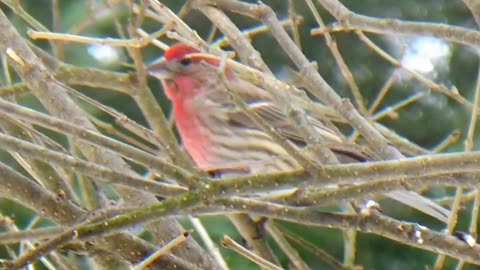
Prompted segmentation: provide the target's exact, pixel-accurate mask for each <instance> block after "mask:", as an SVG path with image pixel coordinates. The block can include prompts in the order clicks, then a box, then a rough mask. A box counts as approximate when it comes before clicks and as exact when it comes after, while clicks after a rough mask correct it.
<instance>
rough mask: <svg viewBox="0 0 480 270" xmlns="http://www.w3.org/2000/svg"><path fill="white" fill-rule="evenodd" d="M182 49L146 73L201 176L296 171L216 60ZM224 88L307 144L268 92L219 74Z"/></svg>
mask: <svg viewBox="0 0 480 270" xmlns="http://www.w3.org/2000/svg"><path fill="white" fill-rule="evenodd" d="M199 53H200V51H199V50H197V49H195V48H193V47H191V46H189V45H186V44H183V43H178V44H176V45H173V46H171V47H170V48H169V49H168V50H167V51H166V52H165V55H164V57H163V59H162V60H161V61H159V62H156V63H154V64H152V65H151V66H150V67H149V74H150V75H152V76H154V77H156V78H158V79H159V80H161V82H162V85H163V89H164V91H165V94H166V96H167V97H168V99H169V100H170V101H171V102H172V106H173V113H174V117H175V124H176V127H177V130H178V132H179V134H180V136H181V139H182V142H183V145H184V147H185V149H186V150H187V152H188V153H189V154H190V156H191V157H192V159H193V161H194V162H195V164H196V165H197V166H198V167H199V168H200V169H202V170H204V171H208V172H213V173H214V175H217V176H219V177H224V176H228V175H249V174H257V173H268V172H280V171H289V170H294V169H299V168H301V166H300V164H299V163H298V162H297V161H296V160H295V159H294V158H292V156H291V155H289V154H288V153H287V151H286V150H285V149H284V148H283V147H282V146H281V145H279V144H278V143H277V142H276V141H275V140H273V139H272V137H271V136H269V135H268V134H267V133H266V132H265V131H264V130H263V129H262V128H260V127H258V125H257V124H256V122H255V121H254V120H253V119H252V118H251V117H249V114H248V113H246V112H245V110H244V109H242V108H240V107H239V106H238V105H237V103H235V101H234V100H233V98H232V95H231V94H230V93H229V92H228V90H227V89H226V88H227V86H226V84H225V82H224V81H222V79H221V78H220V76H219V70H218V68H219V65H220V60H219V59H218V58H216V57H213V56H212V57H208V55H201V54H199ZM223 72H224V74H225V77H226V80H228V85H230V86H231V87H232V88H233V89H234V90H235V91H236V93H237V94H238V95H239V96H240V97H241V98H242V99H243V101H244V102H245V103H246V104H247V106H248V108H247V109H248V110H250V111H251V112H255V113H256V114H257V115H258V116H260V117H262V118H263V119H264V120H265V121H266V123H268V124H269V125H270V126H271V127H272V128H274V130H275V131H276V132H278V133H279V134H280V135H281V136H283V137H284V138H286V139H287V140H288V142H289V143H290V144H291V145H292V146H294V147H296V148H297V149H303V148H304V147H305V146H306V145H307V143H306V142H305V141H304V140H303V139H302V136H301V135H300V134H299V133H298V131H296V130H295V128H294V127H293V126H292V124H291V122H290V120H289V118H288V117H287V115H286V114H285V113H284V112H282V111H281V109H280V108H279V107H278V106H276V105H275V102H274V99H273V97H272V96H271V95H270V93H269V92H268V91H266V90H265V89H262V88H260V87H258V86H256V85H254V84H252V83H250V82H249V81H246V80H243V79H241V78H239V77H238V76H237V75H236V74H235V72H234V71H233V70H231V69H229V68H228V67H226V68H225V69H224V70H223ZM310 120H311V121H310V122H311V123H312V125H313V128H314V130H315V131H316V132H317V133H318V136H319V137H320V138H321V139H322V142H323V144H324V145H327V146H331V147H330V149H331V150H332V152H333V153H335V155H336V156H337V159H338V160H339V161H340V162H352V161H357V162H364V161H367V160H368V159H369V158H368V156H364V155H363V154H362V153H358V152H357V151H353V150H352V151H351V152H349V151H346V150H345V149H346V148H345V147H341V145H342V144H345V142H344V139H343V136H342V134H341V133H340V132H339V131H338V130H336V129H335V128H333V127H332V126H331V125H328V124H326V123H325V121H322V119H315V118H313V119H310ZM387 195H388V196H390V197H392V198H393V199H396V200H398V201H400V202H402V203H404V204H406V205H409V206H411V207H413V208H416V209H418V210H420V211H422V212H425V213H427V214H429V215H431V216H433V217H435V218H437V219H439V220H441V221H443V222H446V221H447V219H448V216H449V213H450V211H449V210H447V209H445V208H443V207H441V206H439V205H438V204H436V203H434V202H433V201H431V200H429V199H427V198H425V197H423V196H420V195H419V194H417V193H415V192H412V191H393V192H389V193H387Z"/></svg>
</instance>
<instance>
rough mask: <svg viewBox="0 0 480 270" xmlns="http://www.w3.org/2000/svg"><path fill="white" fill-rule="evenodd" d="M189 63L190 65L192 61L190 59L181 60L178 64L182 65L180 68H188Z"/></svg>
mask: <svg viewBox="0 0 480 270" xmlns="http://www.w3.org/2000/svg"><path fill="white" fill-rule="evenodd" d="M191 63H192V59H190V58H183V59H182V60H180V64H182V66H184V67H187V66H189V65H190V64H191Z"/></svg>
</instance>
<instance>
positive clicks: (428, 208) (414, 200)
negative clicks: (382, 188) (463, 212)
mask: <svg viewBox="0 0 480 270" xmlns="http://www.w3.org/2000/svg"><path fill="white" fill-rule="evenodd" d="M387 196H388V197H390V198H392V199H394V200H397V201H399V202H401V203H403V204H405V205H408V206H410V207H413V208H415V209H417V210H419V211H421V212H424V213H426V214H428V215H430V216H432V217H434V218H436V219H438V220H440V221H442V222H444V223H447V221H448V217H449V216H450V210H448V209H446V208H444V207H442V206H440V205H439V204H437V203H435V202H433V201H432V200H430V199H428V198H426V197H423V196H422V195H420V194H418V193H416V192H414V191H405V190H394V191H391V192H388V193H387Z"/></svg>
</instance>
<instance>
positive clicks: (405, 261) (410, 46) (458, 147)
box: [0, 0, 478, 270]
mask: <svg viewBox="0 0 480 270" xmlns="http://www.w3.org/2000/svg"><path fill="white" fill-rule="evenodd" d="M58 2H59V6H60V14H61V16H60V17H61V20H60V29H56V30H55V31H59V32H67V33H68V32H70V31H71V30H72V28H74V27H75V26H77V25H79V24H82V23H84V22H85V21H86V20H89V19H88V18H86V17H85V16H86V14H87V3H88V2H90V1H77V0H62V1H58ZM93 2H95V1H93ZM98 2H99V1H98ZM250 2H256V1H250ZM263 2H264V3H265V4H267V5H269V6H270V7H272V8H273V9H274V10H275V11H276V13H277V15H278V17H279V18H281V19H283V18H286V17H288V1H287V0H264V1H263ZM293 2H294V3H295V10H296V12H297V14H298V15H299V16H302V17H303V19H304V21H303V23H302V24H301V25H300V26H299V30H300V35H301V38H302V39H301V40H302V50H303V52H304V53H305V55H306V56H307V57H308V58H309V59H311V60H314V61H317V63H318V64H319V70H320V74H321V75H322V76H323V77H324V78H325V79H326V81H327V82H328V83H329V84H330V85H331V86H332V87H333V88H334V89H335V90H337V91H338V93H339V94H340V95H341V96H344V97H351V94H350V89H349V87H348V85H347V83H346V82H345V80H344V78H343V77H342V75H341V72H340V70H339V68H338V66H337V64H336V62H335V60H334V58H333V57H332V54H331V52H330V50H329V49H328V47H327V46H326V45H325V40H324V38H323V37H312V36H310V30H311V29H312V28H315V27H317V24H316V22H315V21H314V19H313V17H312V15H311V12H310V11H309V9H308V7H307V6H306V4H305V3H304V1H301V0H298V1H297V0H294V1H293ZM20 3H21V5H22V6H23V7H24V9H25V10H26V11H27V12H28V13H30V14H31V15H32V16H33V17H34V18H35V19H36V20H38V21H39V22H41V23H42V24H43V25H44V26H46V27H47V28H48V29H50V30H52V31H53V29H52V14H51V1H48V0H35V1H33V0H30V1H28V0H24V1H20ZM162 3H164V4H165V5H167V6H168V7H170V8H171V9H172V10H173V11H175V12H176V11H178V10H179V9H180V7H181V6H182V5H183V3H184V1H179V0H171V1H162ZM342 3H343V4H344V5H346V6H347V7H348V8H350V9H351V10H352V11H354V12H358V13H361V14H364V15H369V16H375V17H380V18H392V19H402V20H412V21H425V22H436V23H445V24H450V25H456V26H462V27H466V28H471V29H477V26H476V24H475V21H474V20H473V17H472V16H471V14H470V12H469V10H468V9H467V8H466V7H465V6H464V4H463V3H462V1H451V0H435V1H434V0H430V1H427V0H423V1H418V0H404V1H394V0H364V1H358V0H349V1H342ZM317 7H319V10H320V14H321V16H322V18H323V20H324V21H325V22H326V23H327V24H330V23H332V22H333V20H332V17H331V16H330V15H329V14H328V13H327V12H326V11H325V10H324V9H322V8H321V7H320V6H319V5H317ZM0 8H1V9H2V10H3V11H4V12H5V13H7V15H8V16H9V18H10V19H11V21H12V22H13V23H14V24H15V26H16V27H17V30H18V31H19V32H20V33H21V34H22V35H24V36H26V30H27V29H29V28H30V26H28V25H26V23H25V22H24V21H23V20H21V19H20V18H19V17H17V16H16V15H15V14H14V13H13V12H12V11H11V10H10V9H9V8H8V7H6V6H5V5H4V4H0ZM228 15H229V16H231V18H232V19H233V20H234V22H235V23H236V24H237V26H239V27H240V28H241V29H246V28H250V27H254V26H257V25H258V24H259V22H257V21H255V20H253V19H250V18H245V17H242V16H239V15H236V14H231V13H229V14H228ZM114 18H116V19H118V22H119V23H120V24H121V25H122V24H123V25H124V26H125V25H126V24H127V23H128V20H129V14H128V11H127V10H126V9H106V10H105V11H104V12H103V13H102V16H101V18H100V19H99V20H98V21H97V22H96V23H94V24H92V25H91V26H90V27H88V28H86V30H85V31H83V32H81V35H85V36H90V37H102V38H103V37H119V35H118V32H117V30H116V28H115V24H114V21H113V19H114ZM185 22H186V23H187V24H189V25H190V26H191V27H192V28H193V29H195V30H196V31H197V32H198V33H199V35H200V36H201V37H203V38H206V37H207V36H208V34H209V32H210V31H211V24H210V23H209V21H208V20H207V19H206V18H205V17H204V16H203V15H202V14H201V13H199V12H197V11H192V12H191V13H189V14H188V16H187V17H186V18H185ZM159 27H160V26H159V25H157V24H156V23H154V22H152V21H147V22H146V23H145V26H144V30H145V31H147V32H153V31H155V30H158V29H159ZM368 36H369V37H370V38H372V40H374V41H375V42H376V44H377V45H379V46H381V47H382V48H383V49H384V50H385V51H387V52H388V53H390V54H391V55H392V56H394V57H396V58H397V59H399V60H402V63H404V64H405V65H408V66H409V67H411V68H412V69H415V70H416V71H418V72H419V73H421V74H422V75H424V76H426V77H428V78H430V79H432V80H433V81H435V82H437V83H441V84H444V85H446V86H447V87H452V86H455V87H456V88H457V89H458V90H459V92H460V94H461V95H463V96H464V97H465V98H467V99H468V100H472V99H473V95H474V88H475V82H476V79H477V73H478V57H477V48H472V47H467V46H464V45H458V44H452V43H448V42H445V41H443V40H437V39H432V38H425V37H421V36H388V35H387V36H384V35H368ZM333 37H334V38H335V40H336V42H337V44H338V47H339V50H340V52H341V54H342V56H343V58H344V60H345V61H346V63H347V65H348V66H349V68H350V70H351V71H352V73H353V75H354V78H355V81H356V83H357V84H358V86H359V88H360V90H361V92H362V94H363V96H364V98H365V102H366V104H367V105H369V104H371V102H372V101H373V100H374V98H375V96H376V95H377V94H378V92H379V90H380V89H381V87H382V86H383V84H384V83H385V81H386V80H387V79H388V78H389V76H390V75H391V74H392V73H393V72H395V71H396V68H395V67H393V66H392V65H391V64H389V63H387V62H386V61H385V60H384V59H382V58H381V57H379V56H378V55H377V54H375V53H374V52H373V51H372V50H371V49H370V48H368V47H366V46H365V45H364V44H363V43H362V42H360V40H359V39H358V37H357V36H356V35H355V34H353V33H351V32H337V33H334V34H333ZM163 41H165V42H167V43H171V42H172V41H171V40H168V39H164V40H163ZM252 42H253V45H254V47H255V48H256V49H257V50H258V51H259V52H260V53H261V54H262V57H263V59H264V60H265V61H266V62H267V64H268V65H269V66H270V68H271V69H272V70H273V71H274V72H275V73H276V74H277V75H278V76H279V77H280V78H283V79H285V80H287V81H288V80H291V79H292V78H290V77H289V74H290V73H289V72H288V69H287V67H293V65H292V64H291V62H290V61H289V59H288V58H287V56H286V55H285V54H284V53H283V51H282V50H281V48H280V47H279V46H278V45H276V43H275V40H274V39H273V38H272V37H271V36H269V35H268V33H265V34H261V35H259V36H255V37H254V38H253V39H252ZM34 43H35V44H36V45H38V46H40V47H42V48H44V49H45V50H47V51H50V50H51V48H50V46H49V44H48V43H47V42H44V41H35V42H34ZM102 50H104V51H102ZM105 54H106V55H107V56H105ZM161 55H162V51H161V50H159V49H157V48H154V47H148V48H146V49H145V50H144V59H145V63H148V62H150V61H152V60H154V59H155V58H157V57H160V56H161ZM64 61H65V62H67V63H71V64H74V65H76V66H84V67H97V68H101V69H108V70H114V71H121V72H133V70H132V69H131V68H129V67H128V65H129V64H131V59H129V57H128V56H127V53H126V52H125V51H124V50H123V49H119V48H99V47H95V46H92V45H85V44H68V45H66V47H65V58H64ZM397 72H398V71H397ZM399 74H400V75H399V76H400V79H399V80H397V81H396V82H395V84H394V85H393V87H392V90H391V91H390V92H389V94H388V96H387V97H386V99H385V101H384V103H383V105H382V107H387V106H390V105H393V104H394V103H395V102H398V101H399V100H402V99H404V98H406V97H408V96H411V95H413V94H415V93H424V92H425V93H428V92H429V89H427V88H426V87H425V86H424V85H422V84H420V83H419V82H418V81H416V80H414V79H412V78H411V77H410V76H408V75H407V74H406V73H405V72H400V73H399ZM0 81H1V82H2V83H4V81H3V78H2V80H0ZM150 86H151V88H152V89H153V90H154V92H155V95H156V96H157V98H158V102H159V103H160V104H162V106H163V107H164V109H165V111H168V110H169V104H168V102H167V101H166V100H165V97H164V96H163V94H162V92H161V87H160V85H159V83H158V82H156V81H154V80H151V81H150ZM76 89H78V90H81V91H82V92H83V93H86V94H87V95H89V96H91V97H93V98H95V99H97V100H99V101H101V102H102V103H104V104H107V105H109V106H112V107H114V108H115V109H116V110H118V111H121V112H123V113H125V114H126V115H127V116H128V117H130V118H132V119H134V120H136V121H138V122H140V123H145V121H144V119H143V118H142V116H141V115H140V112H139V110H138V109H137V106H136V105H135V104H134V102H133V101H132V99H131V98H129V97H127V96H123V95H119V94H118V93H115V92H113V91H112V92H109V91H103V90H102V91H98V90H97V89H88V88H76ZM19 101H20V102H21V103H22V104H25V105H27V106H30V107H32V108H35V109H41V106H40V104H39V103H38V102H37V101H36V99H35V98H33V97H31V96H28V95H23V96H21V97H20V100H19ZM86 109H87V110H95V109H94V108H88V107H86ZM98 113H99V114H100V112H98ZM398 114H399V115H398V118H385V119H384V120H382V121H381V123H383V124H384V125H386V126H388V127H390V128H392V129H393V130H395V131H396V132H397V133H398V134H400V135H402V136H404V137H406V138H408V139H410V140H411V141H413V142H415V143H417V144H419V145H421V146H423V147H425V148H432V147H434V146H435V145H437V144H438V143H439V142H440V141H441V140H442V139H443V138H445V137H446V136H447V135H448V134H450V133H451V132H452V131H453V130H459V131H460V132H461V139H460V140H459V141H458V142H457V143H456V144H454V145H452V146H451V147H449V148H448V149H447V151H463V149H464V144H463V138H464V137H465V135H466V129H467V125H468V121H469V117H470V113H469V111H468V110H466V109H465V108H464V107H462V106H461V105H459V104H458V103H457V102H455V101H453V100H451V99H450V98H448V97H445V96H443V95H441V94H438V93H434V92H430V93H428V94H427V95H426V96H425V97H423V98H422V99H420V100H419V101H418V102H416V103H414V104H412V105H410V106H408V107H406V108H403V109H401V110H400V111H398ZM100 117H102V116H100ZM105 120H108V118H105ZM476 134H477V135H476V137H475V139H476V140H477V139H478V132H477V133H476ZM476 149H478V148H477V147H476ZM3 156H5V154H4V155H3ZM13 164H14V162H13V161H12V165H13ZM437 195H444V193H443V190H441V191H439V194H437ZM382 206H383V207H384V208H385V209H388V210H387V212H388V214H389V215H392V216H394V217H398V218H400V219H402V218H403V219H408V220H415V221H418V222H420V221H421V223H422V224H424V225H427V226H431V227H433V228H437V229H439V228H441V227H440V224H438V223H436V221H434V220H432V219H430V218H429V217H426V216H422V215H420V214H418V213H416V212H415V211H414V210H411V209H403V208H402V209H398V204H397V203H395V202H390V201H386V202H384V203H383V204H382ZM0 208H1V210H2V213H4V215H8V216H15V217H16V220H17V224H18V226H19V227H20V228H23V226H25V225H26V224H27V222H28V219H29V218H30V212H29V210H26V209H24V208H19V207H18V206H17V205H16V204H13V203H12V202H10V201H5V200H3V201H1V204H0ZM464 213H465V216H464V217H463V218H462V219H461V220H462V221H463V222H461V223H460V224H459V228H460V229H462V230H465V231H467V228H468V227H467V226H468V223H467V222H468V221H467V218H466V215H467V214H468V211H464ZM204 221H205V225H206V227H207V228H209V229H210V231H211V233H212V237H213V239H214V240H215V241H217V242H218V241H219V239H221V238H222V236H223V235H224V234H229V235H233V236H236V240H239V241H240V240H241V239H240V237H239V236H238V234H235V233H234V232H233V228H232V226H231V225H230V224H229V223H228V222H227V221H226V220H225V219H223V218H221V217H208V218H204ZM282 224H284V225H285V227H286V228H288V229H289V230H291V231H293V232H295V233H298V234H300V235H301V236H302V237H304V238H306V239H308V240H309V241H311V242H313V243H315V245H317V246H319V247H321V248H324V249H326V250H327V251H328V252H330V253H331V254H332V255H333V256H335V257H336V258H337V259H339V260H342V254H343V242H342V235H341V232H339V231H338V230H333V229H323V228H322V229H319V228H305V227H301V226H298V225H294V224H287V223H282ZM185 225H186V226H187V227H188V226H189V225H188V222H185ZM294 246H295V245H294ZM295 247H297V248H299V251H300V252H301V254H302V257H303V258H305V260H306V261H307V263H308V264H309V265H311V266H312V269H330V268H328V267H327V266H326V265H325V264H324V263H323V262H321V261H320V260H319V258H316V257H314V256H313V255H312V254H311V253H308V252H307V251H305V249H303V248H302V247H298V246H295ZM275 248H277V247H275ZM277 250H278V249H277ZM222 253H224V254H225V255H226V258H227V261H228V262H229V263H231V265H232V269H254V265H253V264H252V263H250V262H248V261H246V260H244V259H242V258H239V257H238V256H236V255H235V254H234V253H232V252H230V251H227V250H225V249H222ZM434 259H435V255H434V254H432V253H429V252H425V251H422V250H418V249H414V248H411V247H408V246H405V245H401V244H398V243H395V242H393V241H390V240H388V239H384V238H382V237H379V236H374V235H369V234H359V238H358V254H357V264H359V265H363V266H364V267H365V269H391V270H394V269H426V265H432V263H433V262H434ZM282 262H284V263H285V262H286V259H285V258H282ZM453 263H454V262H453V261H451V260H448V262H447V268H445V269H449V268H448V267H452V266H453V265H454V264H453ZM285 266H286V265H285ZM464 269H477V268H476V267H473V266H467V267H465V268H464Z"/></svg>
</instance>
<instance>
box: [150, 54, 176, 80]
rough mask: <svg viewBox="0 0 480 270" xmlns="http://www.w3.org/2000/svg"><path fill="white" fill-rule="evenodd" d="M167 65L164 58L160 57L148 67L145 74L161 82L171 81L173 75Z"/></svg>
mask: <svg viewBox="0 0 480 270" xmlns="http://www.w3.org/2000/svg"><path fill="white" fill-rule="evenodd" d="M168 64H169V63H168V62H167V61H166V60H165V58H163V57H162V58H160V59H159V60H156V61H153V62H152V63H151V64H150V65H148V67H147V72H148V74H149V75H151V76H153V77H155V78H157V79H159V80H162V81H163V80H168V79H171V78H172V77H173V75H174V74H173V72H172V71H171V70H170V68H168Z"/></svg>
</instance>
